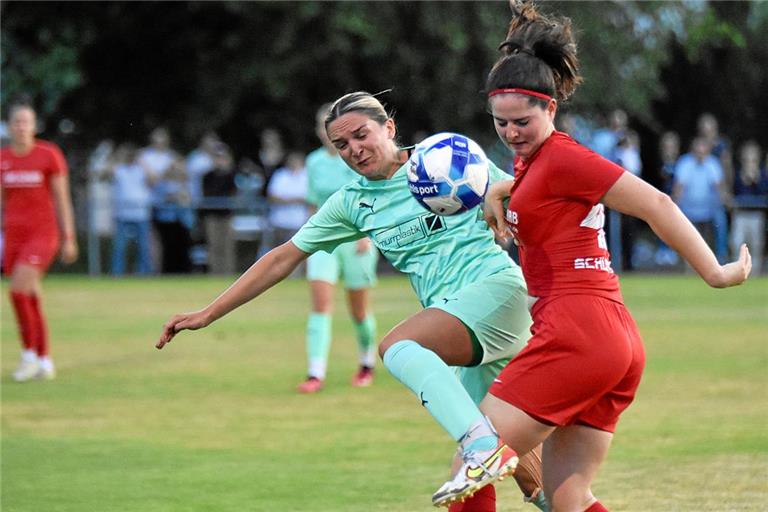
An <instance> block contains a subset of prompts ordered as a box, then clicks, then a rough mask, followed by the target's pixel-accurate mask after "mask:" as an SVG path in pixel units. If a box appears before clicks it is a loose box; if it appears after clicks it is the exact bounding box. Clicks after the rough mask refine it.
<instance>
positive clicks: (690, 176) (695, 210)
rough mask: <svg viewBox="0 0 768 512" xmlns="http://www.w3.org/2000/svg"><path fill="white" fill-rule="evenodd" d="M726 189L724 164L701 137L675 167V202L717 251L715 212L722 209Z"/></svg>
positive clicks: (694, 141) (692, 144) (695, 140)
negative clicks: (724, 188)
mask: <svg viewBox="0 0 768 512" xmlns="http://www.w3.org/2000/svg"><path fill="white" fill-rule="evenodd" d="M722 185H723V169H722V167H721V166H720V161H719V160H718V159H717V158H715V157H714V156H712V154H711V152H710V145H709V142H707V141H706V140H705V139H702V138H700V137H697V138H696V139H694V140H693V142H692V143H691V151H690V153H686V154H685V155H683V156H681V157H680V159H679V160H678V163H677V166H676V167H675V181H674V186H673V198H674V199H675V202H676V203H677V204H678V205H679V206H680V209H681V210H682V211H683V213H684V214H685V216H686V217H688V219H689V220H690V221H691V222H693V224H694V225H695V226H696V228H697V229H698V230H699V232H700V233H701V234H702V236H703V237H704V239H705V240H706V241H707V244H709V246H710V247H712V248H713V249H714V241H715V230H714V222H715V215H716V213H715V212H716V210H717V209H718V208H719V207H722V201H721V198H720V189H721V187H722Z"/></svg>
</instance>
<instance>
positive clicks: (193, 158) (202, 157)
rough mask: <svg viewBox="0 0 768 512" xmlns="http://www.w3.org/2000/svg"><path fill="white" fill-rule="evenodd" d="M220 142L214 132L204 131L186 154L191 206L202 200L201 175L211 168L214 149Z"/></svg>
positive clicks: (198, 204)
mask: <svg viewBox="0 0 768 512" xmlns="http://www.w3.org/2000/svg"><path fill="white" fill-rule="evenodd" d="M220 142H221V140H219V136H218V135H216V133H215V132H212V131H210V132H206V133H205V134H204V135H203V136H202V138H201V139H200V144H199V145H198V146H197V147H196V148H195V149H193V150H192V151H190V153H189V155H187V177H188V178H189V198H190V202H191V204H192V208H197V207H198V206H200V201H202V200H203V176H205V174H206V173H207V172H208V171H210V170H211V169H213V159H214V151H215V150H216V145H217V144H219V143H220Z"/></svg>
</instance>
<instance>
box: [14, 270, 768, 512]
mask: <svg viewBox="0 0 768 512" xmlns="http://www.w3.org/2000/svg"><path fill="white" fill-rule="evenodd" d="M228 282H229V280H222V279H213V278H198V277H192V278H183V279H181V278H178V279H152V280H140V279H136V280H112V279H88V278H84V277H77V276H59V275H53V276H50V277H49V278H48V279H46V282H45V288H46V292H45V293H46V295H45V297H46V310H47V312H48V316H49V319H50V326H51V331H52V339H53V349H54V356H55V359H56V362H57V366H58V371H59V378H58V379H57V380H56V381H53V382H32V383H27V384H16V383H13V382H12V381H11V380H10V378H9V374H10V372H11V371H12V370H13V367H14V366H15V364H16V361H17V358H18V351H19V349H18V342H17V337H16V332H15V325H14V322H13V317H12V313H11V311H10V310H9V306H8V299H7V296H6V295H7V293H6V292H7V283H4V287H3V294H2V295H3V296H2V303H1V304H2V330H1V331H0V333H1V334H2V497H1V499H2V510H3V511H4V512H26V511H29V512H38V511H43V510H45V511H56V512H58V511H62V512H69V511H72V512H87V511H98V512H112V511H136V512H153V511H173V512H177V511H193V512H196V511H216V512H227V511H233V512H241V511H270V512H272V511H276V512H283V511H318V512H320V511H327V512H343V511H350V512H352V511H354V512H358V511H404V512H405V511H418V510H424V511H427V510H432V507H431V505H430V502H429V498H430V496H431V493H432V492H433V491H434V489H435V488H436V487H437V486H438V485H439V484H441V483H442V482H443V480H444V479H445V477H446V476H447V465H448V461H449V459H450V458H451V456H452V453H453V443H452V442H451V441H450V439H448V436H447V435H446V434H444V433H443V432H442V430H440V428H439V427H438V426H437V425H436V424H435V423H434V422H433V421H432V420H431V418H430V417H429V416H428V415H427V413H426V412H425V411H424V410H423V409H422V408H421V407H419V406H418V400H417V399H416V398H415V397H413V396H411V395H410V393H409V392H407V391H406V390H405V388H403V387H402V386H401V385H400V384H399V383H397V382H396V381H394V379H392V378H391V377H390V376H389V375H388V374H386V372H385V371H383V370H382V371H380V372H379V373H378V379H377V381H376V384H375V385H374V387H372V388H368V389H352V388H351V387H350V386H349V384H348V382H349V379H350V377H351V375H352V373H353V371H354V369H355V364H356V348H355V343H354V333H353V329H352V327H351V325H350V322H349V321H348V320H347V319H346V313H345V307H344V301H343V295H342V294H341V293H338V294H337V305H336V315H335V323H334V333H335V340H334V345H333V349H332V359H331V366H330V369H329V380H328V383H327V387H326V389H325V390H324V391H323V392H322V393H320V394H319V395H316V396H299V395H298V394H296V393H295V392H294V389H295V386H296V384H297V383H298V382H299V381H300V380H301V379H302V377H303V374H304V370H305V368H304V332H303V331H304V324H305V318H306V313H307V310H308V291H307V288H306V284H305V283H304V282H303V281H289V282H286V283H283V284H281V285H279V286H278V287H276V288H275V289H274V290H271V291H270V292H268V295H266V296H265V297H263V298H261V299H257V300H256V301H254V302H252V303H250V304H248V305H246V306H244V307H243V308H241V309H240V310H238V311H236V312H234V313H233V314H232V315H230V316H229V317H227V318H225V319H223V320H221V321H220V322H219V323H217V324H215V325H213V326H211V327H209V328H208V329H206V330H204V331H200V332H197V333H184V334H182V335H180V336H179V337H178V338H177V339H176V340H175V341H174V342H173V343H172V344H171V345H169V346H168V347H166V349H164V350H163V351H157V350H155V349H154V347H153V345H154V342H155V340H156V337H157V336H158V335H159V333H160V329H161V326H162V324H163V323H164V322H165V321H166V320H167V318H168V317H169V316H170V315H171V314H172V313H175V312H178V311H184V310H190V309H196V308H198V307H201V306H203V305H204V304H205V303H207V302H208V301H209V300H210V299H211V298H213V297H215V296H216V295H217V294H218V293H219V291H221V290H222V289H223V288H224V287H225V286H226V285H227V284H228ZM623 289H624V295H625V298H626V301H627V303H628V305H629V307H630V309H631V310H632V312H633V313H634V315H635V318H636V319H637V321H638V323H639V325H640V329H641V331H642V333H643V336H644V339H645V342H646V349H647V353H648V365H647V369H646V372H645V376H644V380H643V383H642V385H641V388H640V392H639V394H638V397H637V399H636V401H635V403H634V404H633V405H632V407H630V409H629V410H628V411H627V412H626V413H625V415H624V416H623V419H622V422H621V423H620V424H619V429H618V431H617V435H616V437H615V440H614V445H613V447H612V449H611V452H610V454H609V458H608V460H607V461H606V463H605V465H604V467H603V469H602V471H601V474H600V475H599V476H598V479H597V481H596V482H595V485H594V490H595V492H596V493H597V494H598V495H599V496H600V498H601V500H602V501H603V502H604V503H605V504H606V505H607V506H609V507H610V508H611V510H617V511H619V510H624V511H637V512H651V511H665V512H666V511H673V510H679V511H694V510H695V511H709V510H718V511H726V510H734V511H735V510H755V511H757V510H766V508H767V507H768V434H767V433H766V432H767V431H768V428H767V427H768V280H766V279H762V280H753V281H750V282H749V283H748V284H747V285H745V286H743V287H740V288H736V289H731V290H711V289H708V288H707V287H706V286H705V285H704V284H703V283H701V282H700V281H699V280H697V279H695V278H693V277H663V278H656V277H632V278H625V279H623ZM374 303H375V310H376V312H377V315H378V319H379V326H380V331H381V332H382V333H383V332H385V331H386V330H387V329H389V328H390V327H392V326H393V325H395V324H396V323H397V322H398V321H399V320H401V319H402V318H404V317H405V316H407V315H409V314H412V313H413V312H415V311H417V310H418V309H419V307H418V304H417V302H416V300H415V298H414V297H413V293H412V291H411V290H410V287H409V285H408V284H407V282H406V281H405V280H403V279H401V278H384V279H383V280H382V283H381V285H380V287H379V288H378V289H377V290H376V291H375V293H374ZM498 510H499V511H501V512H503V511H515V510H529V511H533V510H535V509H534V508H533V507H531V506H529V505H524V504H523V503H522V501H521V499H520V497H519V493H518V492H517V490H516V486H515V485H514V483H512V482H504V483H503V484H502V485H500V486H499V506H498Z"/></svg>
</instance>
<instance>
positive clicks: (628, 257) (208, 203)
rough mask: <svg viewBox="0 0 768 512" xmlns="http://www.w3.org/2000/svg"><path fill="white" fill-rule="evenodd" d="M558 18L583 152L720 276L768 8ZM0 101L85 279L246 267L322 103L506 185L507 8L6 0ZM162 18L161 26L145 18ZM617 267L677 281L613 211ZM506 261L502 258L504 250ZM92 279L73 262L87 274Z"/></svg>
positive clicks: (755, 188) (564, 121)
mask: <svg viewBox="0 0 768 512" xmlns="http://www.w3.org/2000/svg"><path fill="white" fill-rule="evenodd" d="M542 3H543V4H544V8H545V9H547V8H549V9H550V10H551V11H553V12H558V13H562V14H564V15H567V16H570V17H572V18H573V19H574V21H575V22H576V24H577V25H578V26H579V27H580V28H581V29H582V33H580V34H579V44H580V56H581V59H582V66H583V74H584V75H585V77H586V78H587V79H586V82H585V84H584V85H583V86H582V90H581V91H580V93H579V95H577V97H578V99H577V100H574V102H573V103H572V104H570V103H568V104H565V105H562V106H561V112H563V111H564V112H565V114H566V115H561V116H559V117H560V120H561V126H559V129H561V130H563V131H566V132H568V133H569V134H571V135H572V136H573V137H574V138H575V139H577V140H578V141H579V142H581V143H583V144H585V145H587V146H589V147H591V148H592V149H593V150H595V151H596V152H598V153H600V154H601V155H603V156H605V157H607V158H609V159H611V160H614V161H615V162H617V163H619V164H620V165H621V166H623V167H624V168H625V169H627V170H628V171H629V172H632V173H633V174H636V175H638V176H641V177H642V178H643V179H646V180H647V181H649V182H650V183H652V184H654V185H655V186H657V187H659V188H660V189H662V190H664V191H665V192H667V193H668V194H670V195H671V196H672V197H673V199H674V200H675V201H676V202H677V204H678V205H679V206H680V208H681V209H682V210H683V212H684V213H685V214H686V215H687V216H688V218H689V219H690V220H691V221H692V222H693V223H694V224H696V226H697V227H698V228H699V230H700V231H701V232H702V233H703V234H704V236H705V238H706V239H707V241H708V243H710V244H711V246H712V248H713V249H714V250H715V252H716V254H717V256H718V258H720V260H721V261H723V262H724V261H726V260H728V259H729V258H732V257H734V256H733V255H734V251H735V248H736V247H738V245H739V244H740V243H742V242H747V243H748V244H749V246H750V250H751V251H752V254H753V257H754V268H755V272H756V273H757V272H759V271H760V267H761V261H762V259H763V256H764V255H765V238H766V210H767V209H768V175H767V173H768V170H767V168H768V155H767V154H766V148H767V147H768V101H767V100H768V95H767V94H766V87H765V84H766V83H768V77H766V69H768V65H767V64H768V7H766V5H767V4H768V2H705V1H701V2H542ZM0 10H1V11H2V19H3V21H2V23H3V30H2V72H3V82H2V96H0V98H1V99H2V105H3V116H5V115H7V112H6V109H5V107H6V106H7V104H8V102H9V101H11V100H13V99H14V98H15V97H17V96H18V95H19V94H27V95H29V97H30V99H31V100H32V101H33V103H34V104H35V105H36V106H37V108H38V114H39V117H40V120H41V121H42V122H43V123H44V126H43V131H42V133H41V136H42V137H43V138H47V139H50V140H53V141H55V142H57V143H58V144H59V145H60V146H61V147H62V148H63V150H64V152H65V154H66V156H67V159H68V161H69V163H70V168H71V180H72V185H73V196H74V198H75V207H76V218H77V221H78V232H79V233H78V237H79V238H80V241H81V246H82V247H84V248H86V249H87V250H86V251H85V254H86V256H87V257H86V258H83V259H82V260H83V261H82V263H81V266H80V267H79V268H76V269H75V270H76V271H86V270H87V271H88V272H89V273H91V274H94V275H96V274H111V275H115V276H120V275H125V274H140V275H154V274H183V273H189V272H209V273H212V274H233V273H236V272H241V271H242V270H244V268H245V267H247V266H248V265H249V264H250V263H251V262H252V261H254V260H255V258H256V257H257V256H260V255H261V254H263V253H264V252H266V251H267V250H269V249H270V248H271V247H274V246H275V245H276V244H279V243H281V242H283V241H285V240H287V239H288V238H290V236H291V235H292V234H293V232H295V230H296V229H297V228H298V227H299V226H301V225H302V224H303V223H304V222H305V221H306V219H307V218H308V215H309V210H308V208H307V204H306V202H305V195H306V188H307V178H306V171H305V169H304V156H305V155H306V154H307V153H308V152H309V151H310V150H312V149H313V148H314V147H317V146H319V141H317V140H316V139H315V137H314V133H313V128H314V112H315V111H316V109H317V107H318V106H319V105H320V104H322V103H324V102H326V101H330V100H332V99H334V98H336V97H338V96H340V95H341V94H344V93H345V92H349V91H351V90H357V89H364V90H369V91H371V92H377V91H380V90H385V89H392V91H391V92H389V93H387V94H385V95H384V96H382V100H383V101H384V102H386V103H387V104H388V105H389V106H390V108H391V109H392V112H393V114H394V115H395V116H396V118H397V120H398V125H399V126H400V127H401V129H402V130H403V131H402V132H401V133H400V134H399V138H400V142H401V143H402V144H403V145H408V144H412V143H415V142H418V141H419V140H421V139H422V138H423V137H425V136H426V135H429V134H431V133H434V132H437V131H458V132H462V133H466V134H467V135H469V136H471V137H473V138H475V139H476V140H478V142H480V143H481V145H483V146H484V147H485V149H486V151H487V152H488V155H489V157H490V158H491V159H492V160H494V162H495V163H496V164H497V165H499V166H500V167H502V168H503V169H505V170H507V171H508V172H511V171H512V165H511V162H512V159H511V155H509V154H506V152H505V150H504V149H503V148H501V146H500V144H499V143H497V142H496V141H495V140H494V138H493V137H494V134H493V130H492V125H491V121H490V119H489V117H488V115H487V114H486V113H485V111H484V102H483V95H482V92H481V90H480V89H481V88H482V76H484V73H485V72H486V71H487V69H488V68H489V66H490V63H491V62H493V59H494V58H495V56H496V53H495V52H496V46H497V44H498V42H499V41H501V40H502V38H503V35H504V29H505V27H503V26H500V25H499V22H498V20H502V19H506V18H507V13H508V7H507V3H506V2H151V3H144V2H139V3H134V2H109V3H100V2H95V3H92V2H66V3H65V2H36V3H33V4H27V3H22V2H14V1H11V2H3V3H2V4H0ZM157 20H163V22H162V23H157ZM607 231H608V239H609V244H610V248H611V251H612V254H613V258H614V261H613V266H614V268H615V269H616V270H618V271H633V270H634V271H654V272H656V271H660V270H665V271H683V270H684V268H683V265H682V263H680V262H679V261H678V260H677V258H676V255H675V254H674V252H673V251H670V250H669V249H668V248H666V247H665V246H664V245H663V244H661V243H660V242H659V241H658V240H657V239H655V238H654V236H653V235H652V233H651V232H650V230H649V229H648V228H647V226H644V225H642V223H639V222H638V221H635V220H633V219H628V218H621V216H619V215H617V214H614V213H611V214H610V215H609V219H608V226H607ZM510 251H511V252H514V248H510ZM86 267H87V268H86Z"/></svg>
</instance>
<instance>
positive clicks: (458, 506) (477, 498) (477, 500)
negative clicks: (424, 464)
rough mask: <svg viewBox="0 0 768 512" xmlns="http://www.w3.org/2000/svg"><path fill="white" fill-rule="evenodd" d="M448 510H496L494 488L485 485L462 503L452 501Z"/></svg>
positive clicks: (456, 511)
mask: <svg viewBox="0 0 768 512" xmlns="http://www.w3.org/2000/svg"><path fill="white" fill-rule="evenodd" d="M448 512H496V488H495V487H494V486H493V485H486V486H485V487H483V488H482V489H480V490H479V491H477V492H476V493H475V494H473V495H472V497H471V498H467V499H466V500H464V502H463V503H454V504H452V505H451V506H450V507H448Z"/></svg>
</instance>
